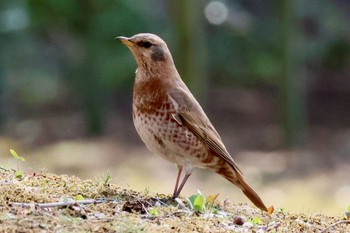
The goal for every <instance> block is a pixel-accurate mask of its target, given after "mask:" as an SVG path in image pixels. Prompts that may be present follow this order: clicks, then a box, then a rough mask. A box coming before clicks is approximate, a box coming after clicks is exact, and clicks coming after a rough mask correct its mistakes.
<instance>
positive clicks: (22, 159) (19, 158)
mask: <svg viewBox="0 0 350 233" xmlns="http://www.w3.org/2000/svg"><path fill="white" fill-rule="evenodd" d="M10 153H11V155H12V156H13V157H14V158H15V159H16V160H19V161H22V162H24V161H26V160H25V159H24V158H23V157H22V156H19V155H18V154H17V153H16V151H14V150H12V149H11V150H10Z"/></svg>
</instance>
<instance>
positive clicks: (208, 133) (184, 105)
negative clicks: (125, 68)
mask: <svg viewBox="0 0 350 233" xmlns="http://www.w3.org/2000/svg"><path fill="white" fill-rule="evenodd" d="M169 97H170V98H171V99H172V100H171V101H173V104H174V105H175V109H176V108H177V109H176V110H177V112H178V116H179V117H180V118H181V119H182V123H183V124H184V125H186V126H187V127H188V128H189V129H190V130H191V131H192V132H193V133H194V134H196V135H197V136H198V137H200V138H201V139H202V140H203V141H204V142H205V143H206V144H207V145H208V147H209V148H210V149H211V150H213V151H214V152H215V153H216V154H217V155H219V156H220V157H222V158H223V159H225V160H226V161H227V162H228V163H229V164H231V165H232V167H233V168H234V169H235V170H236V171H237V172H239V173H240V174H241V175H243V173H242V171H241V170H240V169H239V168H238V166H237V164H236V162H235V161H234V160H233V159H232V157H231V155H230V154H229V153H228V152H227V150H226V148H225V146H224V144H223V143H222V140H221V137H220V135H219V134H218V132H217V131H216V130H215V128H214V126H213V125H212V124H211V122H210V120H209V119H208V117H207V116H206V114H205V113H204V111H203V109H202V108H201V106H200V105H199V103H198V102H197V101H196V99H195V98H194V97H193V96H192V95H189V94H188V92H185V91H183V90H177V91H176V92H175V91H174V92H169ZM177 106H179V107H177ZM180 106H181V107H180ZM175 119H178V117H176V118H175Z"/></svg>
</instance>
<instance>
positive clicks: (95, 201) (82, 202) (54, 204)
mask: <svg viewBox="0 0 350 233" xmlns="http://www.w3.org/2000/svg"><path fill="white" fill-rule="evenodd" d="M108 201H115V200H114V199H88V200H79V201H62V202H51V203H21V202H10V203H9V205H13V206H19V207H39V208H52V207H63V206H71V205H87V204H98V203H104V202H108Z"/></svg>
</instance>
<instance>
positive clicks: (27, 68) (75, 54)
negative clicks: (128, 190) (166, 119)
mask: <svg viewBox="0 0 350 233" xmlns="http://www.w3.org/2000/svg"><path fill="white" fill-rule="evenodd" d="M349 20H350V1H348V0H309V1H303V0H295V1H288V0H267V1H254V0H230V1H229V0H226V1H224V0H222V1H208V0H199V1H194V0H190V1H188V0H178V1H165V0H149V1H143V0H134V1H128V0H103V1H99V0H2V1H1V2H0V51H1V52H0V133H1V134H0V165H1V166H2V167H12V168H16V167H17V166H20V167H21V168H22V169H23V170H25V171H26V172H28V173H31V172H38V171H40V170H48V171H49V172H55V173H58V174H63V173H65V174H70V175H76V176H79V177H81V178H86V179H100V177H101V176H102V177H104V176H107V174H110V175H111V177H112V179H111V181H110V182H111V183H114V184H118V185H120V186H123V187H132V188H134V189H136V190H139V191H143V190H145V189H148V190H150V191H151V192H161V193H166V194H169V195H170V194H171V193H172V191H173V185H174V183H175V178H176V174H177V169H176V168H175V166H174V165H172V164H169V163H168V162H166V161H163V160H162V159H160V158H158V157H156V156H153V155H152V153H150V152H148V151H147V149H146V147H145V146H144V145H143V143H142V142H141V140H140V139H139V137H138V136H137V134H136V131H135V130H134V127H133V123H132V118H131V103H132V86H133V80H134V71H135V69H136V63H135V61H134V59H133V58H132V55H131V53H130V51H129V50H128V49H127V48H126V47H125V46H124V45H122V44H120V43H119V42H118V41H115V40H114V38H115V37H116V36H120V35H123V36H132V35H134V34H136V33H140V32H152V33H155V34H157V35H159V36H161V37H162V38H163V39H164V40H165V41H166V42H167V44H168V46H169V48H170V50H171V51H172V54H173V56H174V59H175V63H176V66H177V68H178V70H179V72H180V74H181V76H182V78H183V79H184V81H185V82H186V83H187V84H188V86H189V88H190V89H191V90H192V92H193V93H194V95H195V96H196V97H197V99H198V100H199V102H200V103H201V104H202V106H203V107H204V109H205V110H206V112H207V115H208V116H209V118H210V119H211V121H212V122H213V124H214V126H215V127H216V128H217V130H218V131H219V133H220V134H221V136H222V138H223V141H224V143H225V144H226V146H227V148H228V150H229V151H230V153H231V154H232V156H233V158H234V159H235V160H236V162H237V163H238V164H239V166H240V167H241V169H242V170H243V171H244V173H245V175H246V176H247V179H248V181H249V183H251V184H252V186H253V187H254V188H255V189H256V190H257V192H258V193H259V194H260V195H261V196H262V198H263V199H264V200H265V202H266V204H267V205H268V206H270V205H274V206H275V208H286V209H287V210H290V211H294V212H301V211H304V212H310V213H311V212H312V211H317V212H322V213H329V214H334V215H342V214H343V212H344V211H346V209H347V207H348V205H350V181H349V174H350V107H349V106H350V27H349V22H350V21H349ZM11 148H12V149H15V150H16V151H17V153H19V154H20V155H22V156H24V157H25V158H26V161H25V163H20V164H18V165H16V162H15V161H14V159H13V158H12V157H11V155H10V153H9V149H11ZM140 161H142V163H140ZM197 189H200V190H201V191H202V192H203V193H204V194H207V195H209V194H215V193H221V194H220V196H219V199H220V200H224V199H225V198H226V197H228V198H230V199H232V200H233V201H235V202H236V201H237V202H240V201H244V202H247V199H245V197H244V196H243V194H241V192H240V191H239V190H238V189H237V188H235V187H233V186H232V185H231V184H229V183H228V182H227V181H226V180H224V179H223V178H221V177H219V176H218V175H216V174H212V173H210V172H208V171H201V170H195V172H194V173H193V175H192V176H191V178H190V180H189V182H188V183H187V185H186V186H185V188H184V191H183V195H190V194H194V193H196V190H197Z"/></svg>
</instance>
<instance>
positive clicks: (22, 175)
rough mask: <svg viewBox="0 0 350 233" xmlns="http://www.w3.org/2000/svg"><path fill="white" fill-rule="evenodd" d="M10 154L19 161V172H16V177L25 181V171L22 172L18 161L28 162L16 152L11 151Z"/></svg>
mask: <svg viewBox="0 0 350 233" xmlns="http://www.w3.org/2000/svg"><path fill="white" fill-rule="evenodd" d="M10 153H11V155H12V156H13V157H14V158H15V159H16V161H17V170H16V172H15V176H16V178H17V179H23V178H24V171H22V170H20V169H19V165H18V161H21V162H25V161H26V160H25V159H24V158H23V157H22V156H19V155H18V154H17V153H16V151H14V150H12V149H11V150H10Z"/></svg>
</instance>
